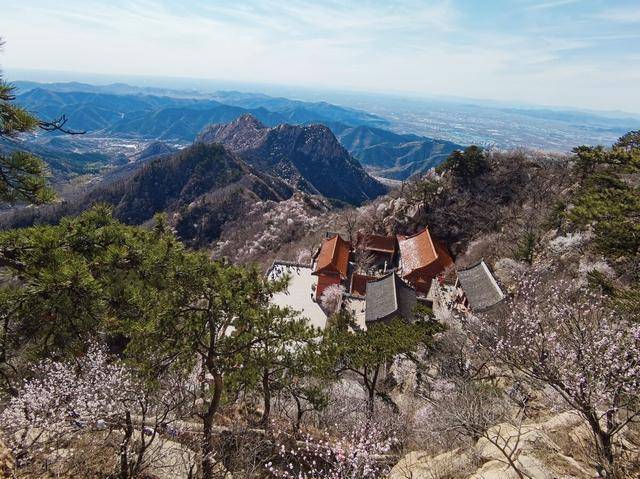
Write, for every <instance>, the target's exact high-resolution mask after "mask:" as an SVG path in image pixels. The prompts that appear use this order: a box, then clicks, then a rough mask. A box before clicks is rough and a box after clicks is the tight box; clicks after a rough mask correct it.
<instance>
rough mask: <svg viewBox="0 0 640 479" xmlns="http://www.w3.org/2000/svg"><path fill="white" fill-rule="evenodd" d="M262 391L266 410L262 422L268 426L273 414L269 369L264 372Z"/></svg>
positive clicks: (264, 425)
mask: <svg viewBox="0 0 640 479" xmlns="http://www.w3.org/2000/svg"><path fill="white" fill-rule="evenodd" d="M262 393H263V399H264V410H263V412H262V419H260V424H262V426H263V427H265V428H266V427H267V426H268V424H269V417H270V416H271V383H270V382H269V370H268V369H265V370H264V371H263V372H262Z"/></svg>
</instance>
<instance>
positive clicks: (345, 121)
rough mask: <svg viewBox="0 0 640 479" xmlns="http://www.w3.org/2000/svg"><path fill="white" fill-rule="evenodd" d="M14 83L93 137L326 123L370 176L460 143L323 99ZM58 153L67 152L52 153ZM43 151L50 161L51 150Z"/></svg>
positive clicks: (172, 137) (402, 175)
mask: <svg viewBox="0 0 640 479" xmlns="http://www.w3.org/2000/svg"><path fill="white" fill-rule="evenodd" d="M16 86H17V88H18V90H19V92H20V93H19V95H18V97H17V101H18V102H19V103H20V104H21V105H23V106H24V107H25V108H27V109H29V110H30V111H33V112H35V113H37V114H38V115H40V116H41V117H43V118H45V119H52V118H56V117H57V116H59V115H60V114H62V113H64V114H65V115H67V117H68V118H69V121H68V123H67V127H69V128H70V129H74V130H79V131H87V132H88V133H89V136H91V137H102V138H125V139H130V140H145V141H149V140H161V141H165V142H172V143H181V144H188V143H190V142H192V141H193V139H194V138H195V137H196V136H197V135H198V134H199V133H200V132H201V131H202V130H203V129H204V128H206V127H207V126H209V125H211V124H221V123H229V122H231V121H233V120H235V119H236V118H238V117H240V116H242V115H246V114H250V115H251V116H252V117H255V118H256V119H258V120H259V121H260V122H261V123H262V124H264V125H266V126H275V125H280V124H284V123H288V124H292V125H310V124H324V125H326V126H328V127H329V128H331V130H332V131H333V132H334V133H335V134H336V135H337V136H338V139H339V140H340V142H341V143H342V145H343V146H345V147H346V148H347V150H348V151H349V152H350V153H351V154H352V155H353V156H354V157H355V158H356V159H357V160H359V161H360V162H361V163H362V165H363V166H364V167H365V168H366V169H367V170H368V171H370V172H371V173H372V174H375V175H377V176H382V177H388V178H392V179H399V180H403V179H406V178H408V177H409V176H410V175H412V174H415V173H420V172H423V171H426V170H427V169H429V168H430V167H432V166H434V165H437V164H438V163H439V162H441V161H442V160H443V159H444V158H445V157H446V155H447V154H448V153H449V152H450V151H452V150H453V149H456V148H460V146H458V145H455V144H453V143H450V142H447V141H440V140H433V139H431V138H425V137H419V136H417V135H400V134H396V133H392V132H390V131H387V130H385V129H383V128H380V127H381V126H386V125H387V123H388V122H387V121H386V120H385V119H383V118H381V117H379V116H376V115H372V114H369V113H367V112H364V111H361V110H356V109H352V108H344V107H340V106H336V105H332V104H329V103H326V102H303V101H298V100H290V99H287V98H276V97H270V96H267V95H261V94H252V93H240V92H234V91H226V92H216V93H214V94H212V95H209V97H208V98H203V97H202V94H199V95H196V93H195V92H191V94H193V95H194V96H195V97H192V98H188V97H187V96H186V95H188V93H189V92H176V91H172V90H164V89H154V88H137V87H130V86H128V85H124V84H113V85H107V86H94V85H88V84H83V83H54V84H38V83H34V82H17V83H16ZM150 93H156V94H150ZM78 141H80V140H78ZM76 146H78V145H76ZM77 149H78V148H76V150H75V151H77ZM60 153H64V151H56V152H55V153H54V154H52V157H57V156H59V155H60ZM43 157H44V158H45V160H48V155H46V154H45V155H43ZM76 170H77V168H76Z"/></svg>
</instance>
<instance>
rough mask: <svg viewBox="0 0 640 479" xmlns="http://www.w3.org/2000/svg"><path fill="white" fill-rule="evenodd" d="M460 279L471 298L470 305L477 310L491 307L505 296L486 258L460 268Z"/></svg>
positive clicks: (469, 298) (463, 288) (465, 291)
mask: <svg viewBox="0 0 640 479" xmlns="http://www.w3.org/2000/svg"><path fill="white" fill-rule="evenodd" d="M458 279H459V280H460V285H461V286H462V290H463V291H464V294H465V296H466V297H467V300H469V306H471V309H473V310H475V311H481V310H483V309H487V308H490V307H491V306H493V305H495V304H497V303H499V302H500V301H502V300H503V299H504V298H505V295H504V293H503V292H502V290H501V289H500V286H498V283H497V282H496V280H495V278H494V277H493V275H492V274H491V271H490V270H489V267H488V266H487V264H486V263H485V262H484V260H481V261H480V262H479V263H477V264H475V265H473V266H471V267H470V268H467V269H462V270H459V271H458Z"/></svg>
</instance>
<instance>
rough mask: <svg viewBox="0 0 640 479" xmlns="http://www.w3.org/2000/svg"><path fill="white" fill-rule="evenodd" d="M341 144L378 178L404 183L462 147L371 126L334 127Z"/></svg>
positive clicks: (443, 141) (448, 142)
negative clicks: (402, 181)
mask: <svg viewBox="0 0 640 479" xmlns="http://www.w3.org/2000/svg"><path fill="white" fill-rule="evenodd" d="M334 131H335V132H336V135H337V137H338V140H339V141H340V143H341V144H342V145H343V146H344V147H345V148H346V149H347V150H349V152H350V153H351V154H352V155H353V156H354V157H355V158H357V159H358V160H359V161H360V163H362V164H363V165H366V166H367V170H368V171H369V172H370V173H372V174H374V175H376V176H382V177H385V178H392V179H396V180H404V179H406V178H409V177H410V176H412V175H415V174H420V173H425V172H426V171H427V170H429V169H430V168H433V167H434V166H437V165H439V164H440V163H442V162H443V161H444V160H445V159H446V158H447V156H449V154H450V153H451V152H452V151H454V150H459V149H461V148H462V147H461V146H460V145H458V144H456V143H452V142H450V141H445V140H434V139H431V138H425V137H422V136H417V135H400V134H397V133H393V132H391V131H388V130H383V129H381V128H373V127H370V126H356V127H346V128H344V129H340V128H338V127H334Z"/></svg>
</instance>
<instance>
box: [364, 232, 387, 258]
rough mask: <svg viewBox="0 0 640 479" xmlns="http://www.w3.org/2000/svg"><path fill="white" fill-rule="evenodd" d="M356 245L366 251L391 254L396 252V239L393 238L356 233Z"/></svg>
mask: <svg viewBox="0 0 640 479" xmlns="http://www.w3.org/2000/svg"><path fill="white" fill-rule="evenodd" d="M358 245H359V246H360V247H361V248H363V249H366V250H371V251H381V252H383V253H391V254H393V253H395V251H396V238H395V236H382V235H374V234H361V233H358Z"/></svg>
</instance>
